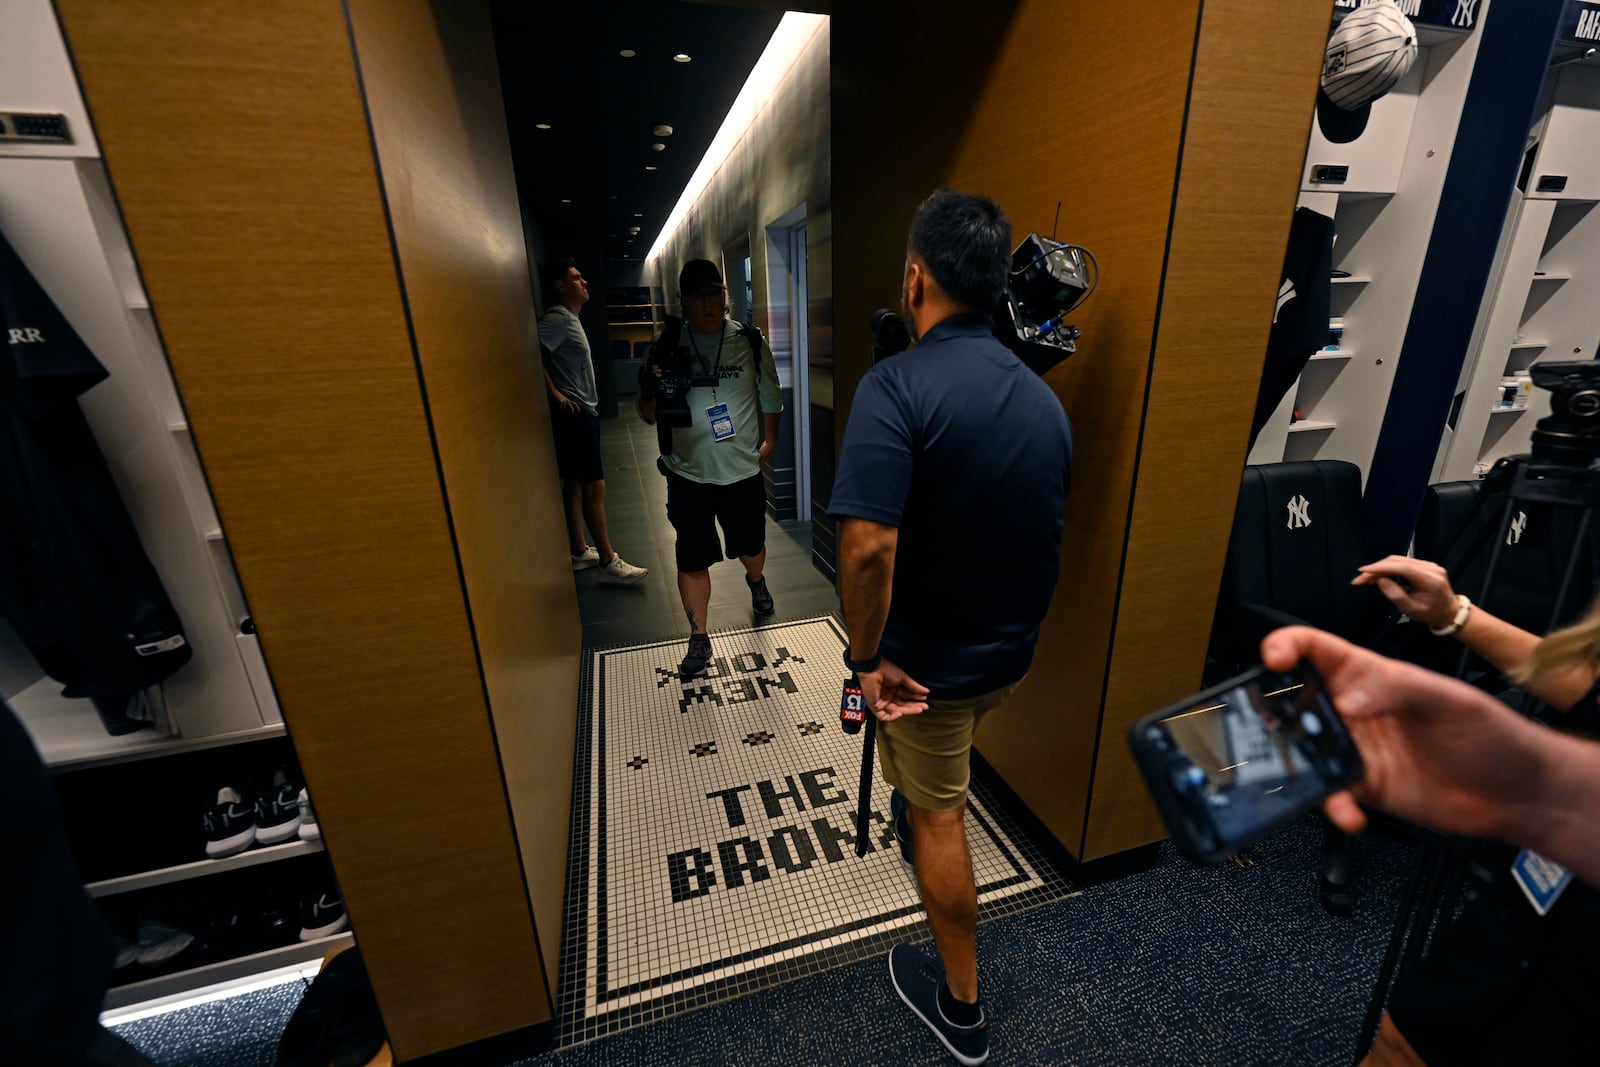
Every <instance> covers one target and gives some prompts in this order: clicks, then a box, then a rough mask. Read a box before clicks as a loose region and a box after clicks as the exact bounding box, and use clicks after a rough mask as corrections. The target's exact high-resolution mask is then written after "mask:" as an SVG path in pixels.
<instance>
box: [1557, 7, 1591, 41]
mask: <svg viewBox="0 0 1600 1067" xmlns="http://www.w3.org/2000/svg"><path fill="white" fill-rule="evenodd" d="M1556 40H1557V41H1558V42H1560V43H1562V44H1589V45H1597V44H1600V3H1588V2H1587V0H1567V9H1566V10H1565V11H1564V12H1562V13H1561V28H1560V29H1559V30H1557V31H1556Z"/></svg>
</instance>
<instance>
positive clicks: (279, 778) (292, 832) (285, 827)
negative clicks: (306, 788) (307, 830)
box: [256, 770, 300, 845]
mask: <svg viewBox="0 0 1600 1067" xmlns="http://www.w3.org/2000/svg"><path fill="white" fill-rule="evenodd" d="M299 833H300V785H299V783H298V782H293V781H290V780H289V775H288V774H287V773H285V772H284V771H281V770H280V771H277V772H275V773H274V774H273V775H272V784H271V785H269V786H267V788H266V789H265V790H263V791H262V793H261V795H260V796H258V797H256V843H257V844H261V845H281V844H282V843H283V842H285V841H292V840H294V838H295V836H296V835H298V834H299Z"/></svg>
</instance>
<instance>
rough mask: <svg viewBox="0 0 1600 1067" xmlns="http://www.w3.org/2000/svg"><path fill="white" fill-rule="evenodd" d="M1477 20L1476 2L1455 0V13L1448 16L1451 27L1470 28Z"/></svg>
mask: <svg viewBox="0 0 1600 1067" xmlns="http://www.w3.org/2000/svg"><path fill="white" fill-rule="evenodd" d="M1477 18H1478V0H1456V13H1455V14H1454V15H1451V16H1450V25H1452V26H1471V25H1472V24H1473V23H1474V22H1475V21H1477Z"/></svg>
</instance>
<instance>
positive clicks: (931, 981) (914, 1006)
mask: <svg viewBox="0 0 1600 1067" xmlns="http://www.w3.org/2000/svg"><path fill="white" fill-rule="evenodd" d="M889 980H890V981H891V982H893V983H894V991H895V992H896V993H899V994H900V999H901V1000H903V1001H905V1002H906V1007H908V1008H910V1009H911V1010H912V1011H914V1012H916V1015H917V1018H919V1019H921V1020H922V1021H923V1022H924V1023H926V1024H927V1026H928V1029H930V1030H932V1031H933V1036H935V1037H937V1038H938V1039H939V1042H940V1043H941V1044H942V1045H944V1047H945V1048H947V1049H949V1050H950V1054H951V1055H952V1056H954V1057H955V1058H956V1060H957V1062H959V1063H962V1064H964V1065H965V1067H978V1064H980V1063H983V1062H984V1061H985V1060H987V1059H988V1058H989V1019H988V1017H987V1016H985V1015H983V1008H982V1005H981V1004H980V1005H979V1009H978V1010H979V1018H978V1022H977V1024H976V1025H974V1026H957V1025H956V1024H955V1023H953V1022H951V1021H950V1020H949V1019H946V1018H945V1017H944V1012H942V1011H940V1010H939V984H940V983H941V982H943V981H944V974H943V972H942V971H941V970H940V968H939V965H938V963H937V962H936V961H935V960H934V959H933V957H932V956H929V955H928V954H927V953H926V952H923V951H922V950H921V949H918V948H913V947H912V946H910V945H896V946H895V947H894V948H892V949H890V950H889Z"/></svg>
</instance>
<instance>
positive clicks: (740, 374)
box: [666, 320, 783, 485]
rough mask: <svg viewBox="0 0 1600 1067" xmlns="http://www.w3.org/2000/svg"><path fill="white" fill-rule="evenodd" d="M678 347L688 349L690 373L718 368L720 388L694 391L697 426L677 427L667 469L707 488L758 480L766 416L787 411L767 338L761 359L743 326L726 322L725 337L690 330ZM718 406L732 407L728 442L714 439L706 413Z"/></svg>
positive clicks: (691, 405) (692, 413) (691, 397)
mask: <svg viewBox="0 0 1600 1067" xmlns="http://www.w3.org/2000/svg"><path fill="white" fill-rule="evenodd" d="M719 343H720V345H721V350H722V356H721V359H720V361H719V360H718V358H717V349H718V345H719ZM679 344H681V345H682V346H683V347H685V348H688V349H689V366H690V370H691V373H694V374H710V373H712V372H713V370H715V372H716V374H717V377H718V378H719V379H720V381H721V384H720V385H719V386H718V387H717V388H716V389H711V388H709V387H705V386H701V387H699V388H695V389H690V390H689V415H690V417H691V418H692V419H693V425H691V426H687V427H681V426H679V427H674V428H673V430H672V452H671V454H670V455H668V456H667V457H666V464H667V467H668V469H669V470H671V471H672V473H674V474H680V475H682V476H683V477H685V478H687V479H689V480H690V481H691V482H703V483H705V484H707V485H732V484H733V483H734V482H742V481H744V480H745V479H746V478H750V477H754V476H755V475H757V474H759V473H760V472H761V457H760V447H761V439H762V437H763V435H764V434H765V432H766V429H765V426H764V424H763V419H762V415H763V414H769V415H770V414H773V413H776V412H779V411H782V410H783V394H782V392H780V391H779V388H778V369H777V366H776V364H774V363H773V360H772V348H771V346H769V345H768V344H767V343H766V341H765V340H764V339H763V341H762V342H761V353H760V355H759V356H757V355H756V354H755V353H752V352H751V351H750V342H749V341H747V340H746V339H745V336H744V333H743V332H742V331H741V330H740V329H739V326H738V324H737V323H733V322H729V321H726V320H724V322H723V324H722V333H721V334H720V335H718V334H710V335H705V334H696V333H690V332H689V330H688V328H687V327H685V328H684V331H683V333H682V335H681V337H680V339H679ZM719 404H726V405H728V415H729V416H730V417H731V418H732V419H733V430H734V435H733V436H732V437H731V438H729V439H728V440H726V441H718V440H716V438H715V437H714V436H713V434H712V432H711V418H710V416H709V415H708V414H707V409H709V408H711V407H713V406H716V405H719Z"/></svg>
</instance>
